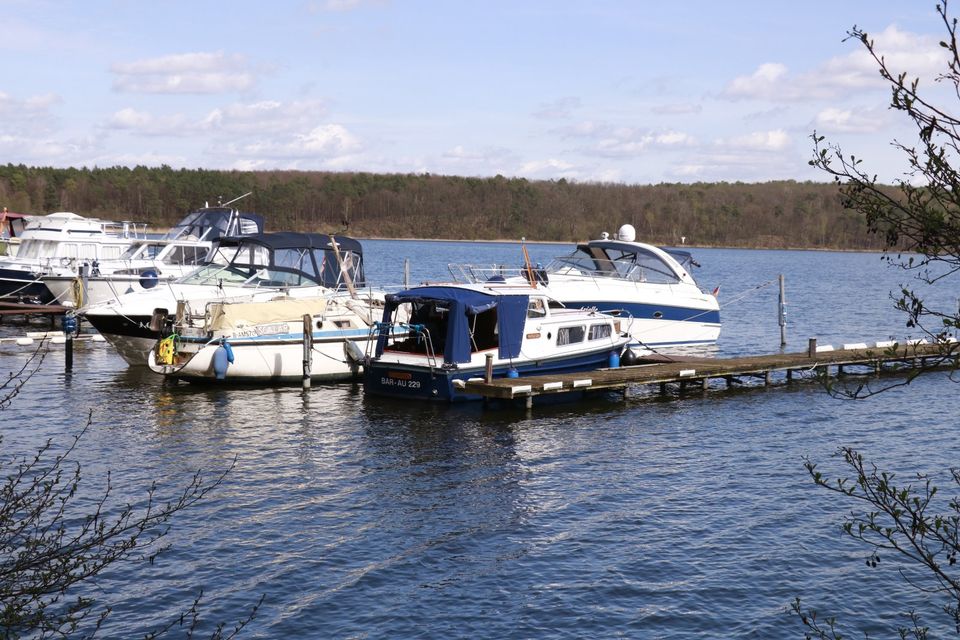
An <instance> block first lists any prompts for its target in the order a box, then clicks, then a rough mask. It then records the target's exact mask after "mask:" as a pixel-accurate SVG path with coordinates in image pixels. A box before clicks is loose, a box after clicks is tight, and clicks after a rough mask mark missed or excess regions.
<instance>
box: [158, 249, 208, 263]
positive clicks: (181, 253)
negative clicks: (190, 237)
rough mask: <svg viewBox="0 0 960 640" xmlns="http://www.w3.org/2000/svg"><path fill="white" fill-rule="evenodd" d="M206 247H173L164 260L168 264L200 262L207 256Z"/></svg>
mask: <svg viewBox="0 0 960 640" xmlns="http://www.w3.org/2000/svg"><path fill="white" fill-rule="evenodd" d="M207 251H208V249H207V248H206V247H202V246H199V247H173V250H172V251H170V253H168V254H167V255H166V256H165V257H164V259H163V261H164V262H166V263H167V264H200V263H201V262H204V261H205V259H206V257H207Z"/></svg>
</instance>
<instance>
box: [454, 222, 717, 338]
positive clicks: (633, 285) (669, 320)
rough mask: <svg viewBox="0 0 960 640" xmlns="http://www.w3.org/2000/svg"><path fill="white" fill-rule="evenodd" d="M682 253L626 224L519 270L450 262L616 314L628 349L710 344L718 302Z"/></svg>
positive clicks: (469, 278)
mask: <svg viewBox="0 0 960 640" xmlns="http://www.w3.org/2000/svg"><path fill="white" fill-rule="evenodd" d="M695 265H696V263H695V262H694V261H693V258H692V256H691V255H690V254H689V253H688V252H684V251H673V250H670V251H668V250H665V249H661V248H659V247H655V246H653V245H650V244H645V243H643V242H636V232H635V231H634V228H633V227H632V226H631V225H623V226H622V227H620V229H619V231H618V232H617V236H616V237H615V238H610V237H609V235H608V234H607V233H604V234H603V235H602V237H601V238H600V239H598V240H590V241H588V242H584V243H581V244H579V245H577V247H576V250H575V251H574V252H573V253H572V254H570V255H567V256H562V257H559V258H555V259H554V260H552V261H551V262H550V263H549V264H547V266H546V267H540V266H539V265H537V266H532V265H525V266H524V267H522V268H520V269H512V270H509V269H504V268H501V267H493V268H478V267H474V266H470V265H450V270H451V272H452V273H453V275H454V277H455V278H456V279H457V280H458V281H466V282H484V281H504V282H507V283H514V284H522V283H524V282H526V283H532V285H533V286H535V287H536V288H537V289H538V290H542V291H543V292H544V293H546V294H548V295H549V296H551V297H553V298H555V299H556V300H559V301H560V302H562V303H563V304H564V305H565V306H567V307H588V308H595V309H599V310H600V311H602V312H604V313H609V314H611V315H614V316H617V317H619V318H620V320H621V324H622V327H623V329H624V330H625V331H627V332H628V333H629V334H630V335H631V337H632V340H631V343H630V348H631V350H632V351H633V353H636V354H642V353H646V352H649V351H650V350H658V351H660V350H670V348H676V347H685V346H689V345H703V344H712V343H715V342H716V341H717V338H718V337H719V336H720V305H719V303H718V302H717V298H716V296H715V295H712V294H709V293H704V292H703V291H701V290H700V287H699V286H698V285H697V283H696V281H695V280H694V279H693V277H692V276H691V275H690V271H689V269H690V267H692V266H695Z"/></svg>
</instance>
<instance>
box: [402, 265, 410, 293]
mask: <svg viewBox="0 0 960 640" xmlns="http://www.w3.org/2000/svg"><path fill="white" fill-rule="evenodd" d="M403 288H404V289H409V288H410V258H404V259H403Z"/></svg>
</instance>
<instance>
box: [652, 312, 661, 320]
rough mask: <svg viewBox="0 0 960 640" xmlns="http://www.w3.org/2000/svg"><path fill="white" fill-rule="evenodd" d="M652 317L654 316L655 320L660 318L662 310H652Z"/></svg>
mask: <svg viewBox="0 0 960 640" xmlns="http://www.w3.org/2000/svg"><path fill="white" fill-rule="evenodd" d="M653 317H654V318H656V319H657V320H659V319H660V318H662V317H663V312H662V311H654V312H653Z"/></svg>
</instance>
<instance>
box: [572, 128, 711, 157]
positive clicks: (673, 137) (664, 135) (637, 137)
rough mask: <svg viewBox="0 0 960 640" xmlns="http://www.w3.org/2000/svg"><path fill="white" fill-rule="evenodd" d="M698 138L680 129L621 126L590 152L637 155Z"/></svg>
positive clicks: (686, 144) (693, 141)
mask: <svg viewBox="0 0 960 640" xmlns="http://www.w3.org/2000/svg"><path fill="white" fill-rule="evenodd" d="M695 144H696V140H695V139H694V138H693V137H692V136H690V135H689V134H686V133H683V132H680V131H664V132H660V133H652V132H645V131H639V130H636V129H630V128H620V129H616V130H615V131H613V132H611V133H610V134H609V135H607V136H604V137H602V138H600V139H599V140H597V142H596V144H595V145H594V146H593V147H592V149H590V150H588V152H590V151H592V152H593V153H596V154H599V155H602V156H635V155H641V154H643V153H646V152H647V151H649V150H651V149H663V148H669V147H689V146H693V145H695Z"/></svg>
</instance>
